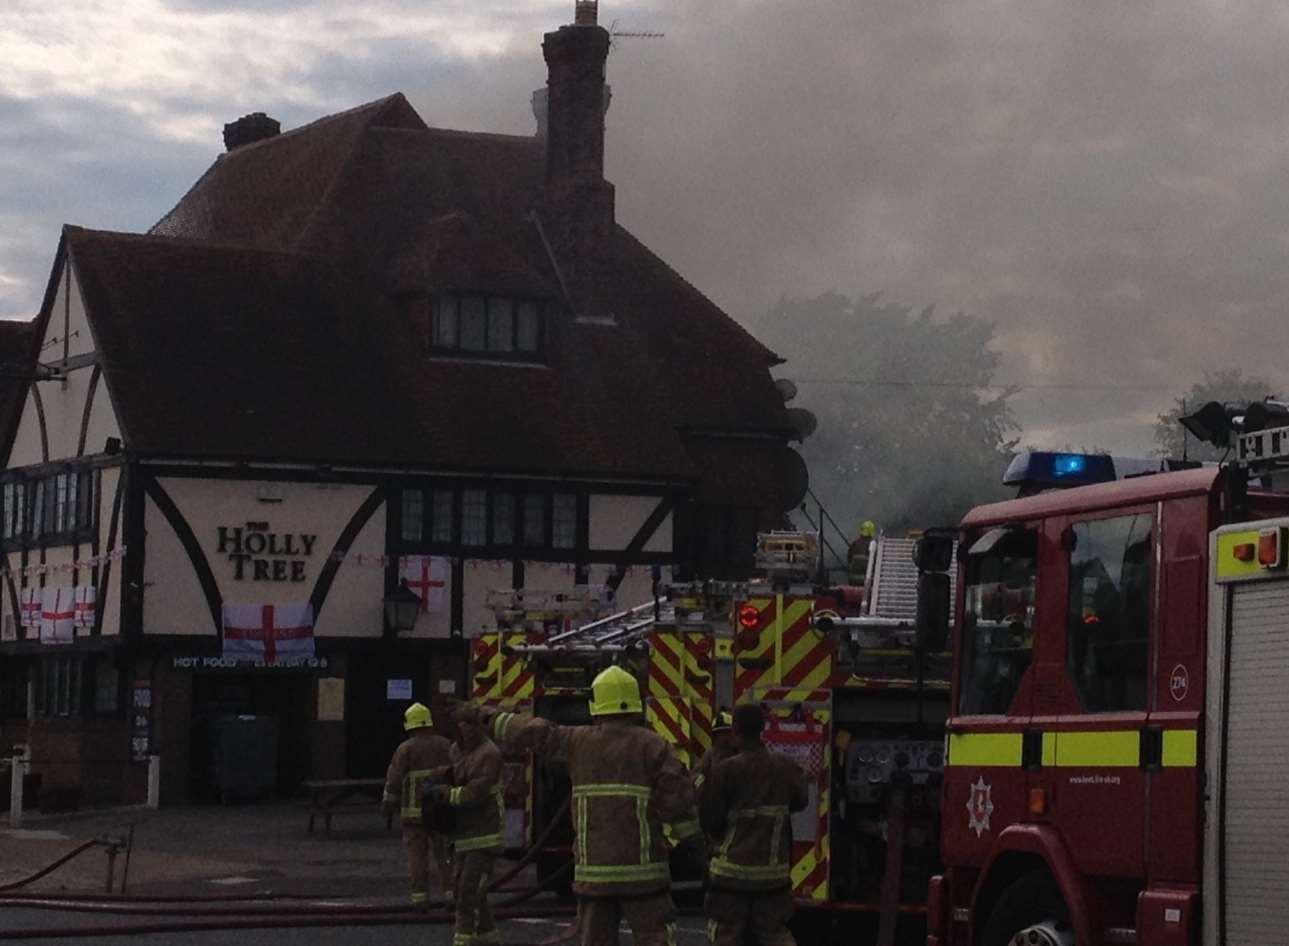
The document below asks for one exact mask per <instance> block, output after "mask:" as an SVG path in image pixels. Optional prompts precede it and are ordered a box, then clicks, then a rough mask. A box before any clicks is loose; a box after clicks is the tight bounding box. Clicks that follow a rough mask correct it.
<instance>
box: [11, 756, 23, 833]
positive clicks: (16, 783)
mask: <svg viewBox="0 0 1289 946" xmlns="http://www.w3.org/2000/svg"><path fill="white" fill-rule="evenodd" d="M10 764H11V765H12V766H13V768H11V769H10V770H9V827H11V828H21V827H22V777H23V776H24V775H25V774H26V773H27V760H26V758H24V757H23V756H20V755H15V756H14V757H13V758H12V759H10Z"/></svg>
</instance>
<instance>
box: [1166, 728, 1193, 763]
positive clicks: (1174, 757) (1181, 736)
mask: <svg viewBox="0 0 1289 946" xmlns="http://www.w3.org/2000/svg"><path fill="white" fill-rule="evenodd" d="M1163 762H1164V768H1166V769H1167V768H1182V767H1190V768H1194V767H1195V766H1196V765H1198V764H1199V733H1198V732H1196V731H1195V730H1194V729H1165V730H1164V757H1163Z"/></svg>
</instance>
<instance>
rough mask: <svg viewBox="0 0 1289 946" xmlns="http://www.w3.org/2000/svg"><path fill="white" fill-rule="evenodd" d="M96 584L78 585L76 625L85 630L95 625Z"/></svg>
mask: <svg viewBox="0 0 1289 946" xmlns="http://www.w3.org/2000/svg"><path fill="white" fill-rule="evenodd" d="M94 598H95V592H94V586H93V585H77V586H76V605H75V608H74V610H75V612H76V618H75V622H76V626H77V627H79V628H82V629H85V630H88V629H90V628H92V627H94V611H95V608H94Z"/></svg>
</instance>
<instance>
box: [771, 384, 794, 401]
mask: <svg viewBox="0 0 1289 946" xmlns="http://www.w3.org/2000/svg"><path fill="white" fill-rule="evenodd" d="M774 386H775V387H776V388H777V389H778V391H779V394H780V396H782V398H783V403H784V404H787V403H788V402H789V401H791V400H792V399H793V398H794V397H796V396H797V386H796V384H794V383H793V382H791V381H789V380H788V379H787V378H780V379H779V380H778V381H775V382H774Z"/></svg>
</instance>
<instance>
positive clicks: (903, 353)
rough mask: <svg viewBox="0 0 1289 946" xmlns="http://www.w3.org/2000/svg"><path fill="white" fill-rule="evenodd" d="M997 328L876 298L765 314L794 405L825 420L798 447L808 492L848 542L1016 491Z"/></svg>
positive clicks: (946, 517) (764, 333) (833, 299)
mask: <svg viewBox="0 0 1289 946" xmlns="http://www.w3.org/2000/svg"><path fill="white" fill-rule="evenodd" d="M993 333H994V328H993V323H991V322H989V321H986V320H984V319H981V318H977V317H975V316H971V315H965V314H962V313H958V314H956V315H953V316H950V317H949V318H937V317H936V315H935V313H934V311H933V310H932V309H931V308H926V309H922V310H920V311H915V310H914V309H913V308H912V307H911V306H906V305H900V304H898V303H893V302H885V301H882V299H881V297H880V296H878V295H871V296H865V297H863V298H860V299H857V300H854V301H852V300H850V299H848V298H846V297H844V296H841V295H837V294H835V293H826V294H824V295H821V296H818V297H816V298H813V299H799V300H785V301H781V302H780V303H779V304H778V305H777V306H776V307H775V308H774V309H773V310H772V311H771V312H770V313H769V314H768V315H767V317H766V319H765V321H764V322H763V324H762V326H761V327H760V330H759V331H758V335H759V336H760V337H761V339H762V340H763V341H765V343H766V344H768V345H769V346H770V347H771V348H772V349H774V350H775V351H776V352H777V353H778V354H779V355H781V356H782V357H784V358H785V359H787V364H786V365H785V366H784V367H783V369H782V370H781V372H780V373H781V374H782V375H783V376H784V377H787V378H791V379H793V380H794V381H796V382H797V384H798V387H799V390H800V392H801V393H800V395H799V396H798V398H797V399H796V400H795V401H794V402H793V406H799V407H806V408H809V409H810V410H812V411H814V412H815V413H816V414H817V415H818V416H819V428H818V431H817V432H816V433H815V434H814V435H813V436H812V437H810V438H809V439H807V440H806V442H805V444H804V445H803V447H802V451H801V452H802V454H803V456H804V457H805V458H806V461H807V462H808V463H809V465H810V476H811V483H812V487H813V489H814V491H815V493H816V494H817V495H818V496H819V498H820V499H821V500H822V501H823V503H824V505H825V507H826V508H828V510H829V511H830V512H831V513H832V515H833V516H834V518H836V519H837V521H838V522H839V524H840V525H841V527H842V529H843V530H844V531H845V532H846V533H847V534H848V537H850V538H853V537H854V536H855V535H856V534H857V533H858V529H859V524H860V522H862V521H863V520H865V519H872V520H874V521H875V522H876V523H877V524H878V526H879V527H881V528H883V529H888V530H892V529H894V530H899V529H904V528H909V527H927V526H938V525H952V524H954V523H956V522H957V521H958V519H960V518H961V517H962V515H963V514H964V513H965V512H966V511H967V510H968V509H970V508H971V507H972V506H974V505H977V504H978V503H981V502H988V501H992V500H996V499H1001V498H1004V497H1006V496H1007V495H1008V491H1007V490H1005V489H1004V488H1003V487H1002V485H1001V483H1002V475H1003V471H1004V470H1005V469H1006V467H1007V462H1008V459H1009V454H1010V450H1011V448H1012V447H1014V446H1015V443H1016V441H1015V440H1013V439H1011V438H1010V435H1011V433H1012V432H1013V431H1015V430H1016V424H1015V422H1014V420H1013V419H1012V414H1011V410H1010V408H1009V406H1008V403H1007V399H1008V398H1009V397H1010V395H1011V394H1012V393H1013V392H1012V391H1011V390H1009V389H999V387H998V386H997V385H995V384H994V383H993V375H994V370H995V368H996V367H997V363H998V354H997V352H995V351H994V350H993V349H992V348H990V344H991V342H992V341H993ZM810 515H811V516H812V517H814V516H815V512H814V511H813V510H811V511H810ZM830 541H832V542H833V544H834V546H835V545H836V538H835V536H833V537H831V538H830Z"/></svg>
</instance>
